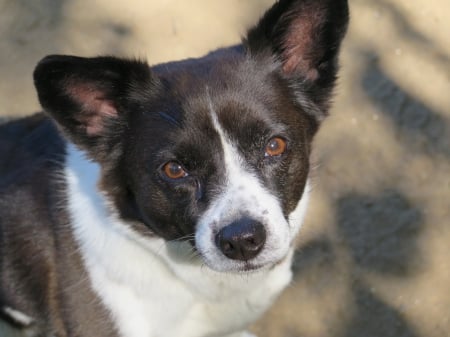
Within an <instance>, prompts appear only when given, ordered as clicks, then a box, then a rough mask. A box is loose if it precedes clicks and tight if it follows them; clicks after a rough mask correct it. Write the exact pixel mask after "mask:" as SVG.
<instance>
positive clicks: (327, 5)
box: [244, 0, 349, 106]
mask: <svg viewBox="0 0 450 337" xmlns="http://www.w3.org/2000/svg"><path fill="white" fill-rule="evenodd" d="M348 19H349V12H348V4H347V0H279V1H277V2H276V3H275V4H274V5H273V7H272V8H271V9H269V10H268V11H267V12H266V13H265V15H264V16H263V17H262V19H261V20H260V22H259V23H258V25H257V26H256V27H254V28H253V29H251V30H250V31H249V32H248V35H247V39H246V41H244V43H245V44H246V46H247V49H248V51H249V52H250V54H251V55H252V56H258V55H268V54H269V55H270V56H271V57H274V58H275V59H276V60H277V61H279V62H281V65H280V71H281V72H282V74H283V76H285V77H287V78H291V79H294V80H296V81H297V82H298V81H301V82H302V83H304V84H305V85H309V86H310V88H308V90H313V91H314V90H318V91H319V92H317V95H313V96H315V97H314V98H316V99H317V102H316V103H318V104H319V106H320V105H321V104H320V103H321V102H320V100H321V99H323V100H326V99H327V96H329V94H330V93H331V89H332V87H333V85H334V82H335V79H336V73H337V68H338V66H337V55H338V52H339V46H340V44H341V41H342V39H343V37H344V35H345V32H346V30H347V24H348ZM322 96H325V97H322Z"/></svg>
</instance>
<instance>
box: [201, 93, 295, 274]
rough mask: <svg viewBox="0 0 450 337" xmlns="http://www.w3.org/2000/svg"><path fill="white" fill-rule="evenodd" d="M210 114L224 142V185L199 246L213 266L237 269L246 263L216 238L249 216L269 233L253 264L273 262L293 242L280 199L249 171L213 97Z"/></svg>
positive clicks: (208, 214) (210, 210) (205, 222)
mask: <svg viewBox="0 0 450 337" xmlns="http://www.w3.org/2000/svg"><path fill="white" fill-rule="evenodd" d="M209 113H210V117H211V120H212V124H213V126H214V128H215V130H216V132H217V133H218V135H219V138H220V141H221V147H222V150H223V166H224V171H225V180H224V183H223V185H222V186H217V189H218V191H219V193H218V195H217V196H216V197H215V198H214V199H213V200H212V202H211V204H210V205H209V207H208V208H207V210H206V211H205V213H204V214H203V215H202V217H201V218H200V220H199V222H198V225H197V230H196V246H197V248H198V250H199V252H200V253H201V254H202V256H203V257H204V259H205V261H206V263H207V264H208V265H209V266H210V267H211V268H213V269H218V270H233V269H235V268H236V264H239V263H244V262H238V261H232V260H229V259H227V258H225V256H224V255H223V254H222V253H221V252H220V251H219V250H218V248H217V247H216V246H215V243H214V237H215V235H216V233H217V232H218V231H219V230H220V229H221V228H223V227H225V226H227V225H229V224H231V223H232V222H233V221H235V220H238V219H240V218H242V217H249V218H251V219H254V220H255V221H258V222H260V223H261V224H262V225H264V227H265V229H266V232H267V239H266V242H265V245H264V248H263V250H262V251H261V253H260V254H259V255H258V256H257V257H256V258H255V259H254V260H253V263H254V264H257V265H258V264H260V265H265V264H270V263H274V262H276V261H278V260H279V259H281V258H283V257H284V256H285V255H286V254H287V253H288V250H289V247H290V242H291V230H290V228H289V224H288V222H287V220H286V219H285V217H284V215H283V210H282V207H281V204H280V201H279V200H278V199H277V197H275V196H274V195H273V194H272V193H271V192H270V191H269V190H267V189H266V188H265V187H264V186H263V185H262V182H261V180H260V179H259V178H258V177H257V175H256V174H255V173H253V172H251V171H250V170H248V168H247V167H246V165H245V159H244V158H243V157H242V156H241V154H240V153H239V151H238V149H237V146H236V145H235V144H233V141H232V140H231V139H230V137H228V135H227V134H226V132H225V131H224V130H223V128H222V126H221V124H220V121H219V118H218V115H217V113H216V112H215V110H214V107H213V104H212V102H211V100H209Z"/></svg>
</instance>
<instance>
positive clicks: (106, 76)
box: [34, 55, 158, 157]
mask: <svg viewBox="0 0 450 337" xmlns="http://www.w3.org/2000/svg"><path fill="white" fill-rule="evenodd" d="M34 83H35V86H36V89H37V93H38V97H39V101H40V103H41V105H42V107H43V108H44V110H45V111H46V112H47V113H49V114H50V116H51V117H53V118H54V119H55V120H56V122H57V123H58V124H59V125H60V126H61V127H62V129H63V131H64V132H65V133H66V135H67V136H68V137H69V138H70V139H71V140H72V141H73V142H74V143H76V144H77V145H79V146H81V147H83V148H85V149H86V150H87V151H88V152H89V153H90V154H92V153H94V152H95V153H101V152H102V151H103V152H104V151H108V150H111V149H108V147H111V146H113V145H114V143H115V140H118V139H120V135H121V132H122V127H123V125H124V124H125V123H126V118H127V114H128V111H132V109H131V107H132V106H133V105H136V104H139V103H142V101H145V100H147V99H150V97H152V96H153V95H154V94H155V91H156V90H157V87H158V81H157V79H156V78H155V77H154V76H152V74H151V73H150V69H149V67H148V65H147V64H146V63H145V62H140V61H133V60H124V59H118V58H113V57H96V58H82V57H75V56H59V55H53V56H47V57H45V58H44V59H43V60H41V61H40V62H39V64H38V65H37V67H36V69H35V71H34ZM141 105H142V104H141ZM94 157H95V156H94Z"/></svg>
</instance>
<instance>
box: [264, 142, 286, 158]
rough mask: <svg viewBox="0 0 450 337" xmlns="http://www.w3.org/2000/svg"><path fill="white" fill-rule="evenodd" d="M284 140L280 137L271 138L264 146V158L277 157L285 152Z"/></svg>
mask: <svg viewBox="0 0 450 337" xmlns="http://www.w3.org/2000/svg"><path fill="white" fill-rule="evenodd" d="M286 148H287V144H286V140H284V139H283V138H281V137H273V138H272V139H270V140H269V142H268V143H267V145H266V149H265V153H264V155H265V156H266V157H278V156H281V155H282V154H283V153H285V152H286Z"/></svg>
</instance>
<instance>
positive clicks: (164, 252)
mask: <svg viewBox="0 0 450 337" xmlns="http://www.w3.org/2000/svg"><path fill="white" fill-rule="evenodd" d="M348 19H349V13H348V5H347V1H346V0H279V1H277V2H276V3H275V4H274V5H273V6H272V7H271V8H270V9H269V10H268V11H267V12H266V13H265V14H264V15H263V17H262V18H261V20H260V21H259V23H258V24H257V25H256V26H254V27H253V28H251V29H250V30H249V31H248V33H247V35H246V36H245V38H243V41H242V43H241V44H240V45H237V46H232V47H229V48H223V49H219V50H216V51H214V52H211V53H209V54H208V55H206V56H204V57H202V58H198V59H187V60H182V61H177V62H171V63H167V64H162V65H156V66H153V67H150V66H148V65H147V63H146V62H143V61H140V60H133V59H119V58H115V57H109V56H105V57H93V58H81V57H75V56H62V55H53V56H47V57H45V58H44V59H43V60H41V61H40V62H39V63H38V65H37V67H36V69H35V71H34V83H35V86H36V90H37V94H38V97H39V101H40V103H41V105H42V107H43V110H44V112H43V113H38V114H35V115H32V116H30V117H25V118H23V119H18V120H13V121H9V122H7V123H4V124H3V125H1V126H0V156H1V158H2V159H1V161H0V261H1V262H0V273H1V274H0V285H1V288H0V322H1V323H0V324H1V325H0V326H1V327H0V332H1V331H2V332H1V333H0V334H1V335H2V336H17V335H21V336H54V337H56V336H57V337H63V336H64V337H88V336H89V337H92V336H96V337H102V336H108V337H119V336H120V337H156V336H163V337H173V336H176V337H179V336H182V337H206V336H228V337H232V336H234V337H238V336H239V337H243V336H251V334H250V333H248V332H246V329H247V327H248V326H249V325H250V324H251V323H252V322H254V321H255V320H256V319H257V318H258V317H260V316H261V315H262V314H263V313H264V312H265V311H266V310H267V308H268V307H269V306H270V305H271V304H272V303H273V301H274V300H275V299H276V297H277V295H278V294H279V293H280V292H281V291H282V289H283V288H285V287H286V286H287V285H288V284H289V282H290V280H291V261H292V256H293V251H294V248H295V247H294V241H295V238H296V235H297V233H298V232H299V229H300V227H301V224H302V221H303V218H304V215H305V211H306V208H307V203H308V193H309V190H310V178H309V176H310V152H311V143H312V140H313V137H314V135H315V134H316V132H317V130H318V128H319V126H320V124H321V122H322V120H323V119H324V118H325V117H326V116H327V114H328V110H329V106H330V98H331V96H332V92H333V87H334V84H335V81H336V77H337V71H338V53H339V49H340V44H341V41H342V39H343V37H344V35H345V32H346V28H347V24H348Z"/></svg>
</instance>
